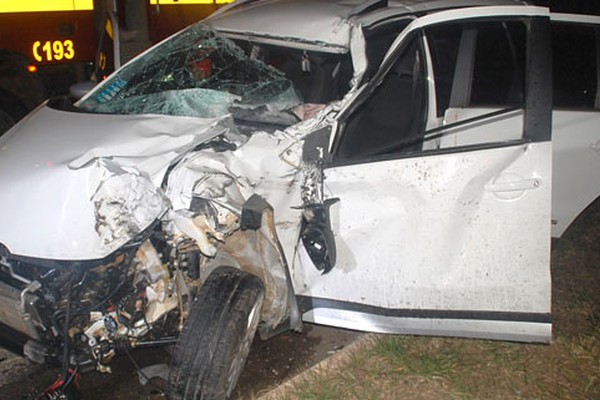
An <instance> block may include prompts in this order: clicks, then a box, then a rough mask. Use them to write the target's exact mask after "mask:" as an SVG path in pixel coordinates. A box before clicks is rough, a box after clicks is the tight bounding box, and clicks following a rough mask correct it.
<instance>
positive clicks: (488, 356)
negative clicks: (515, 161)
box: [276, 203, 600, 400]
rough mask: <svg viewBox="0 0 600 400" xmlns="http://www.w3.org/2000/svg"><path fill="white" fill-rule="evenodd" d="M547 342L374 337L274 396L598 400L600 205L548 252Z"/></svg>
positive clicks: (309, 399)
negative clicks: (551, 332) (549, 334)
mask: <svg viewBox="0 0 600 400" xmlns="http://www.w3.org/2000/svg"><path fill="white" fill-rule="evenodd" d="M552 276H553V296H554V298H553V316H554V335H553V336H554V339H553V343H552V344H551V345H549V346H548V345H533V344H521V343H508V342H495V341H485V340H467V339H451V338H428V337H413V336H392V335H376V336H372V337H374V338H375V339H373V340H372V341H371V342H370V343H369V344H368V345H367V346H365V347H363V348H361V349H359V350H356V351H353V352H352V354H351V355H350V356H349V357H346V358H342V359H340V360H338V361H337V362H334V363H329V364H326V366H325V367H321V368H319V369H317V370H315V371H312V372H311V373H309V374H308V376H306V377H304V378H303V379H301V380H296V381H294V383H293V384H291V385H288V387H287V390H285V391H284V394H280V395H279V396H278V397H276V398H281V399H290V400H291V399H301V400H338V399H344V400H346V399H361V400H362V399H411V400H413V399H416V400H419V399H423V400H431V399H436V400H437V399H466V400H472V399H486V400H487V399H491V400H493V399H531V400H533V399H582V400H598V399H600V203H599V204H596V205H594V206H593V208H592V209H590V210H588V212H587V213H586V214H585V219H582V220H579V221H577V222H576V223H575V224H574V226H573V227H572V228H571V229H570V230H569V232H568V234H567V235H565V237H564V238H563V239H561V241H559V242H558V244H557V245H556V246H555V247H554V248H553V252H552Z"/></svg>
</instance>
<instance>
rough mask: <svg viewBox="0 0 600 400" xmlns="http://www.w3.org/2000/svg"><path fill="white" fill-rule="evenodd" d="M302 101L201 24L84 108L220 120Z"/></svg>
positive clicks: (122, 74)
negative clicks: (235, 113) (241, 111)
mask: <svg viewBox="0 0 600 400" xmlns="http://www.w3.org/2000/svg"><path fill="white" fill-rule="evenodd" d="M299 103H301V101H300V99H299V98H298V95H297V93H296V91H295V89H294V87H293V85H292V83H291V82H290V81H289V80H288V79H286V78H285V76H284V75H283V74H282V73H281V72H279V71H277V70H276V69H274V68H273V67H270V66H268V65H266V64H265V63H263V62H262V61H259V60H253V59H250V58H248V57H247V56H246V55H245V54H244V52H243V51H242V50H241V49H240V48H239V47H238V46H237V45H236V44H234V43H233V42H232V41H230V40H229V39H226V38H224V37H222V36H220V35H219V34H218V33H216V32H215V31H214V30H212V29H211V28H209V27H208V26H206V25H203V24H201V23H198V24H195V25H192V26H190V27H189V28H187V29H186V30H184V31H182V32H180V33H179V34H177V35H175V36H173V37H172V38H170V39H168V40H167V41H165V42H164V43H162V44H161V45H159V46H157V47H155V48H153V49H151V50H149V51H148V52H147V53H146V54H144V55H143V56H141V57H140V58H138V59H136V60H134V61H133V62H131V63H129V64H128V65H126V66H124V67H123V68H121V70H119V71H118V72H117V73H116V74H115V75H113V76H112V77H111V78H109V79H108V80H107V81H105V82H104V83H103V84H101V85H100V86H99V87H98V88H97V89H96V90H94V92H93V93H91V94H90V95H89V96H88V97H87V98H86V99H85V100H83V101H82V102H81V103H80V104H79V107H80V108H82V109H84V110H86V111H89V112H97V113H114V114H147V113H152V114H166V115H176V116H192V117H202V118H214V117H218V116H222V115H224V114H227V113H229V112H230V108H231V107H232V106H235V107H236V108H238V109H239V108H244V109H248V108H249V109H255V108H259V107H261V108H266V109H268V110H269V111H270V112H280V111H282V110H287V109H289V108H291V107H293V106H296V105H298V104H299Z"/></svg>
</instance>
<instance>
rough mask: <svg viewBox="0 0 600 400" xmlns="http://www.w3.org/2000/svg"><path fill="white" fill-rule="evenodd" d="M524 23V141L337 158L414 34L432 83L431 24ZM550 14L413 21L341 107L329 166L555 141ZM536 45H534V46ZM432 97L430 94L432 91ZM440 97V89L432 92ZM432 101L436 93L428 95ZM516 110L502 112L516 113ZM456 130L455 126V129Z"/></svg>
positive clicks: (486, 13)
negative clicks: (353, 119)
mask: <svg viewBox="0 0 600 400" xmlns="http://www.w3.org/2000/svg"><path fill="white" fill-rule="evenodd" d="M515 18H518V19H521V20H523V22H524V23H525V24H526V25H527V28H528V29H527V32H526V33H527V36H526V67H525V88H524V90H525V101H524V108H523V110H524V123H523V135H522V139H520V140H517V141H514V140H510V141H505V142H495V143H482V144H473V145H468V146H457V147H452V148H445V149H430V150H429V149H428V150H422V151H421V152H418V153H417V152H413V153H404V154H403V153H395V154H385V155H381V156H374V157H365V158H360V159H353V160H339V159H337V157H336V154H337V149H338V146H339V143H340V137H341V136H343V135H344V130H345V121H347V120H348V118H349V117H350V115H351V114H352V113H354V112H355V111H356V110H357V108H358V107H360V105H361V104H362V103H363V102H365V101H366V99H367V98H368V97H369V96H371V95H372V93H373V92H374V90H375V89H376V88H377V87H378V86H379V85H380V84H381V83H382V82H383V80H384V78H385V76H386V75H387V73H388V72H389V70H390V68H391V67H392V66H393V65H394V63H395V61H396V60H397V58H398V57H399V55H400V54H401V53H402V51H404V49H405V47H406V45H407V43H410V41H411V40H412V38H411V35H415V34H417V35H419V36H420V39H419V40H421V41H422V43H423V45H424V46H425V57H426V60H425V66H426V68H427V69H428V71H427V73H426V75H427V76H428V77H429V78H430V79H431V78H432V77H433V71H431V70H429V67H430V63H431V57H430V54H429V52H428V48H427V41H426V40H425V38H424V37H423V30H424V29H425V28H427V27H429V26H434V25H438V24H441V23H461V21H465V22H478V21H485V20H490V19H494V20H509V19H515ZM550 37H551V28H550V13H549V11H548V9H546V8H542V7H512V6H510V7H503V6H498V7H495V6H494V7H474V8H469V9H458V10H451V11H444V12H440V13H436V14H431V15H427V16H425V17H421V18H419V19H416V20H415V21H413V22H412V23H411V24H410V25H409V26H408V27H407V28H406V29H405V30H404V31H403V32H402V33H400V34H399V35H398V37H397V38H396V40H395V41H394V43H393V44H392V46H391V48H390V51H388V54H387V56H386V57H385V58H384V60H383V62H382V65H381V67H380V69H379V71H378V72H377V73H376V74H375V75H374V77H373V78H372V79H371V80H370V81H369V82H366V83H365V84H364V85H363V86H361V87H360V88H359V89H358V90H357V91H356V93H355V96H353V97H352V98H351V99H350V100H349V101H348V102H345V104H344V105H343V106H342V108H341V110H340V112H339V113H338V115H337V116H336V118H335V121H334V123H333V127H332V132H331V136H330V139H329V147H328V154H327V156H326V157H325V159H324V162H325V164H326V165H331V166H339V165H351V164H361V163H368V162H374V161H379V160H388V159H400V158H409V157H415V156H426V155H434V154H440V153H455V152H462V151H465V150H466V149H469V150H479V149H488V148H495V147H505V146H511V145H514V144H515V143H520V142H540V141H550V140H551V113H552V96H551V94H552V85H551V83H552V71H551V69H549V68H547V65H546V64H547V62H548V61H549V60H551V48H550ZM534 43H535V44H536V45H535V46H534V45H532V44H534ZM430 93H431V91H430ZM433 93H434V95H435V89H434V91H433ZM428 97H431V94H428ZM427 102H428V103H427V108H428V109H429V108H430V107H431V105H432V104H434V105H435V99H434V100H433V103H432V99H431V98H428V99H427ZM512 111H514V108H509V109H506V110H502V112H512ZM487 117H489V115H483V116H479V117H475V118H469V119H466V120H463V121H460V122H458V123H457V124H456V125H465V124H470V123H474V122H477V121H480V120H484V119H485V118H487ZM453 126H454V125H453ZM444 129H447V126H446V127H435V128H432V129H426V131H425V132H424V137H425V138H428V137H429V136H430V135H431V134H435V135H440V134H442V135H443V130H444Z"/></svg>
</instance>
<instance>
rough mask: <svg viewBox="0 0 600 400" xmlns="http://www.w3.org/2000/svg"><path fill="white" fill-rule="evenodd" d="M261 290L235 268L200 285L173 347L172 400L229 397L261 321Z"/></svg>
mask: <svg viewBox="0 0 600 400" xmlns="http://www.w3.org/2000/svg"><path fill="white" fill-rule="evenodd" d="M263 299H264V286H263V284H262V282H261V281H260V279H259V278H257V277H256V276H254V275H251V274H249V273H247V272H244V271H241V270H239V269H237V268H233V267H219V268H217V269H215V270H214V271H213V272H212V273H211V274H210V276H209V277H208V279H207V280H206V282H205V283H204V285H203V286H202V287H201V289H200V291H199V294H198V298H197V299H196V301H195V302H194V304H193V306H192V309H191V312H190V315H189V317H188V320H187V322H186V324H185V326H184V328H183V331H182V333H181V336H180V337H179V340H178V343H177V345H176V347H175V350H174V354H173V358H172V360H171V371H170V375H169V395H170V396H171V398H172V399H177V400H179V399H182V400H200V399H202V400H207V399H208V400H212V399H226V398H228V397H229V396H230V395H231V394H232V392H233V390H234V388H235V386H236V384H237V381H238V379H239V376H240V373H241V371H242V369H243V367H244V364H245V363H246V358H247V356H248V352H249V351H250V345H251V344H252V340H253V339H254V334H255V333H256V328H257V326H258V322H259V320H260V308H261V306H262V303H263Z"/></svg>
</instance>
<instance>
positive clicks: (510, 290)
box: [292, 7, 552, 342]
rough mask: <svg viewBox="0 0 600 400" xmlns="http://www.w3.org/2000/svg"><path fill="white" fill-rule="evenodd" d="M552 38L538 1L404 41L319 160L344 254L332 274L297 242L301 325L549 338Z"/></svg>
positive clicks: (433, 22)
mask: <svg viewBox="0 0 600 400" xmlns="http://www.w3.org/2000/svg"><path fill="white" fill-rule="evenodd" d="M549 35H550V28H549V15H548V12H547V10H546V9H543V8H537V7H527V8H523V7H519V8H512V7H481V8H472V9H468V10H457V11H445V12H442V13H438V14H434V15H431V16H426V17H422V18H420V19H417V20H415V21H414V22H413V23H411V25H409V27H408V28H406V29H405V30H404V31H403V32H402V33H401V35H400V36H399V37H398V38H397V39H396V41H395V42H394V44H393V45H392V50H390V52H389V53H388V55H387V56H386V58H385V60H384V62H383V65H382V67H381V69H380V71H379V72H378V74H377V75H376V76H375V77H374V78H373V79H372V80H371V81H370V82H369V83H368V84H367V86H366V87H363V88H362V89H361V90H359V91H358V94H357V95H356V97H355V98H354V99H353V100H352V102H351V104H350V105H349V106H348V107H346V108H345V109H344V110H342V112H341V113H340V114H339V116H338V126H337V129H335V132H333V133H331V135H332V136H331V138H330V142H329V146H325V147H329V151H327V148H325V149H324V154H325V155H324V157H323V158H322V159H319V160H316V162H317V163H322V164H323V165H324V171H323V172H324V175H323V176H324V181H323V192H324V197H325V198H339V201H338V202H337V203H335V204H333V205H332V206H331V207H330V209H329V211H330V215H329V220H330V223H331V228H332V230H333V233H334V240H335V246H336V250H337V260H336V262H335V266H333V268H332V269H331V270H330V271H329V272H327V273H323V268H322V266H321V267H320V270H319V269H317V268H315V267H319V266H318V265H314V263H313V261H314V260H313V259H311V257H310V256H309V253H310V251H308V252H307V251H306V250H307V249H306V248H305V247H306V246H304V247H303V246H300V251H299V252H298V254H299V256H298V259H297V262H298V266H297V267H295V268H293V271H292V274H293V279H294V285H295V288H296V292H297V294H298V295H299V296H298V299H299V304H300V307H301V310H302V311H303V318H304V320H306V321H309V322H316V323H322V324H327V325H334V326H340V327H347V328H352V329H359V330H365V331H376V332H389V333H406V334H426V335H444V336H462V337H478V338H488V339H501V340H515V341H532V342H548V341H550V339H551V330H552V329H551V313H550V312H551V277H550V218H551V216H550V200H551V180H552V176H551V171H552V143H551V71H550V69H549V65H551V62H550V50H549V41H550V39H549ZM315 153H318V152H315ZM321 245H322V244H321ZM321 245H319V246H321ZM330 253H332V254H335V252H334V251H333V249H332V250H331V251H330Z"/></svg>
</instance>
